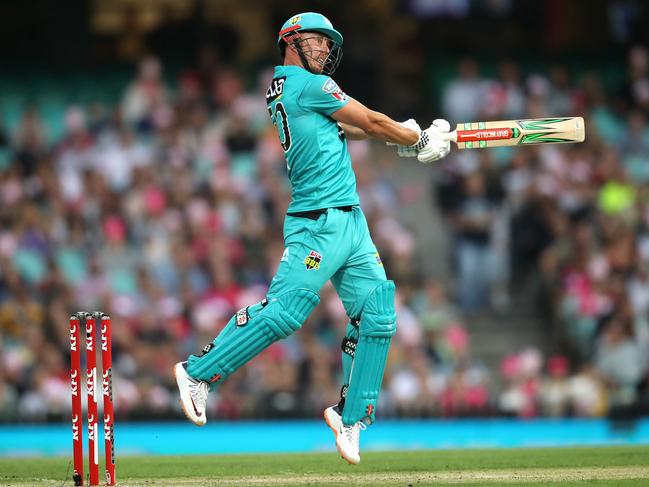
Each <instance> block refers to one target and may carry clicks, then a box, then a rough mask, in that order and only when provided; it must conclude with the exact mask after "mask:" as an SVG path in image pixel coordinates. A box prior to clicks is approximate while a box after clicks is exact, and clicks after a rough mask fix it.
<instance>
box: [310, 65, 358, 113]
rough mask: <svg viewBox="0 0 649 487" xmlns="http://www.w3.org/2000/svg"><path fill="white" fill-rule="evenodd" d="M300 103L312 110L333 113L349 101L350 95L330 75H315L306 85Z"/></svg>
mask: <svg viewBox="0 0 649 487" xmlns="http://www.w3.org/2000/svg"><path fill="white" fill-rule="evenodd" d="M299 103H300V105H301V106H302V107H303V108H304V109H305V110H309V111H312V112H318V113H322V114H324V115H327V116H329V115H331V114H332V113H334V112H335V111H336V110H339V109H341V108H342V107H344V106H345V105H347V103H349V97H348V96H347V95H346V94H345V93H344V92H343V91H342V90H341V89H340V88H339V87H338V84H337V83H336V82H335V81H334V80H333V79H331V78H330V77H329V76H324V75H320V74H319V75H315V76H313V77H312V78H311V79H310V80H309V81H308V82H307V84H306V85H305V87H304V89H303V90H302V93H301V94H300V98H299Z"/></svg>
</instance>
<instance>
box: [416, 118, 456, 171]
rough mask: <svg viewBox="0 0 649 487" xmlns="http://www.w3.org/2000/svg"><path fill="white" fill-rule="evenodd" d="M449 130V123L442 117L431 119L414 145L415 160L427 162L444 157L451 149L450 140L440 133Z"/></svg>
mask: <svg viewBox="0 0 649 487" xmlns="http://www.w3.org/2000/svg"><path fill="white" fill-rule="evenodd" d="M450 131H451V124H449V123H448V122H447V121H446V120H444V119H443V118H438V119H436V120H433V123H432V124H431V126H430V127H428V128H427V129H426V130H424V131H422V132H421V134H420V136H419V141H418V142H417V143H416V144H415V145H414V147H415V148H416V149H417V160H419V162H423V163H424V164H428V163H429V162H433V161H438V160H440V159H441V158H443V157H446V156H447V155H448V153H449V152H450V151H451V142H450V141H449V140H446V139H444V138H442V134H444V133H448V132H450Z"/></svg>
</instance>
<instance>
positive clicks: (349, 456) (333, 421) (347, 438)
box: [324, 406, 367, 465]
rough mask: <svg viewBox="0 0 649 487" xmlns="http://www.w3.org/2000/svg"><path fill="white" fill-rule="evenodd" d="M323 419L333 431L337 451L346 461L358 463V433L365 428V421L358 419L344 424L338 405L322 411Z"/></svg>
mask: <svg viewBox="0 0 649 487" xmlns="http://www.w3.org/2000/svg"><path fill="white" fill-rule="evenodd" d="M324 419H325V421H326V422H327V425H328V426H329V427H330V428H331V430H332V431H333V432H334V435H335V437H336V448H337V449H338V453H340V456H341V457H343V460H345V461H346V462H347V463H349V464H351V465H358V463H359V462H360V461H361V454H360V435H361V430H364V429H365V428H367V426H365V423H363V422H362V421H358V422H357V423H356V424H354V425H352V426H345V425H344V424H343V418H342V415H341V413H340V410H339V409H338V406H330V407H328V408H327V409H325V411H324Z"/></svg>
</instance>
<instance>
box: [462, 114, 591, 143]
mask: <svg viewBox="0 0 649 487" xmlns="http://www.w3.org/2000/svg"><path fill="white" fill-rule="evenodd" d="M584 138H585V125H584V119H583V118H582V117H557V118H533V119H524V120H502V121H495V122H467V123H460V124H458V125H457V127H456V130H455V131H454V132H451V133H450V134H449V139H450V140H452V141H453V142H455V143H457V146H458V148H459V149H486V148H489V147H502V146H517V145H518V146H520V145H533V144H566V143H578V142H583V141H584Z"/></svg>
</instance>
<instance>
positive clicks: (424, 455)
mask: <svg viewBox="0 0 649 487" xmlns="http://www.w3.org/2000/svg"><path fill="white" fill-rule="evenodd" d="M117 455H118V456H117V479H118V482H120V485H128V486H139V485H148V486H151V485H263V486H271V485H291V486H293V485H307V483H305V482H311V485H312V486H313V485H326V486H329V487H331V486H336V485H345V484H346V485H347V487H349V485H356V484H360V485H363V484H364V485H382V486H392V485H399V486H401V487H407V485H408V483H412V484H413V486H419V485H426V484H429V483H435V484H438V483H447V484H453V483H457V481H458V479H460V480H462V482H463V483H464V484H466V485H497V484H498V483H504V482H505V481H504V480H502V479H501V480H497V479H496V480H494V479H492V478H491V477H490V478H482V479H481V478H479V477H478V474H486V473H488V474H489V475H491V476H492V477H494V478H496V477H497V476H498V475H500V474H499V473H498V472H502V475H504V476H505V477H506V478H510V477H511V476H514V475H519V476H523V477H526V476H528V475H529V476H533V475H537V476H539V475H541V476H542V475H545V476H549V475H551V474H552V473H553V472H564V473H566V472H567V473H566V475H567V477H566V478H565V479H564V481H566V482H576V484H575V485H579V484H580V482H583V481H586V480H583V479H582V478H581V477H579V474H578V472H584V478H585V479H589V478H590V479H592V481H593V482H595V483H597V485H606V484H607V482H609V480H610V481H613V480H615V479H619V480H620V481H624V483H625V484H626V483H627V481H629V482H631V483H629V485H634V484H633V481H632V479H634V478H636V477H634V475H635V476H637V475H638V474H641V475H642V476H643V477H644V478H647V477H649V470H638V469H642V468H646V466H647V465H649V447H647V446H629V447H626V446H625V447H594V448H593V447H589V448H535V449H504V450H503V449H490V450H453V451H450V450H426V451H401V452H367V453H363V459H362V462H361V464H360V465H358V466H357V467H352V466H349V465H347V464H346V463H345V462H343V461H342V460H341V459H340V458H339V457H338V455H337V454H334V453H315V454H286V455H218V456H146V457H135V456H132V457H131V456H120V455H119V450H118V451H117ZM69 463H70V459H69V458H67V457H66V458H64V457H59V458H28V459H15V458H11V459H9V458H3V459H0V485H2V486H4V485H21V482H23V483H22V485H23V486H24V485H71V482H69V481H68V482H67V483H62V482H64V481H66V480H68V479H67V477H68V476H69V471H68V465H69ZM609 471H610V472H612V473H610V475H612V476H613V477H611V478H609V477H607V475H609V474H608V473H606V472H609ZM66 472H68V473H67V474H66ZM535 472H541V473H539V474H535ZM591 472H595V473H594V474H593V473H591ZM597 472H599V475H600V476H599V477H598V476H597V475H598V473H597ZM620 472H628V474H627V476H623V474H622V473H620ZM589 475H591V477H589ZM571 476H572V477H571ZM348 478H349V479H350V480H345V479H348ZM535 478H537V477H530V478H518V480H516V479H515V480H514V481H513V482H514V483H516V482H520V483H521V485H523V484H527V483H530V485H532V484H534V485H543V483H544V482H546V480H543V478H542V477H539V480H538V481H537V480H534V479H535ZM255 479H261V480H262V481H264V482H266V483H265V484H264V483H261V484H255V482H257V480H255ZM302 479H305V480H302ZM341 479H342V480H341ZM365 479H368V480H367V482H366V480H365ZM611 479H612V480H611ZM57 482H58V483H57ZM422 482H423V483H422ZM547 482H548V483H550V484H552V483H556V481H555V480H547ZM602 482H603V483H602ZM639 482H642V481H639ZM517 485H518V483H517ZM637 485H642V484H637ZM645 485H649V482H648V483H646V484H645Z"/></svg>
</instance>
